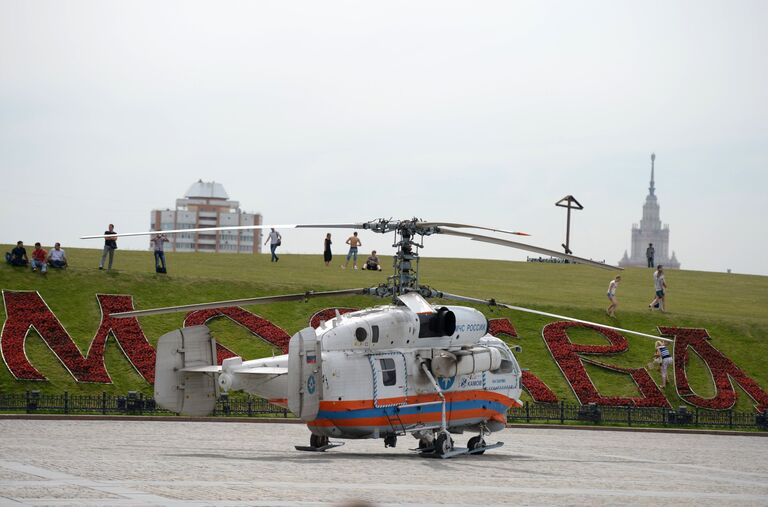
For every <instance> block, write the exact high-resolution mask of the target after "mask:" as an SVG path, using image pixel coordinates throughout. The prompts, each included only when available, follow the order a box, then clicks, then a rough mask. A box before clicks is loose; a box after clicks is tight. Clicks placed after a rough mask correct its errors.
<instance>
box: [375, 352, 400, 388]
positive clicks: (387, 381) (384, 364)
mask: <svg viewBox="0 0 768 507" xmlns="http://www.w3.org/2000/svg"><path fill="white" fill-rule="evenodd" d="M379 362H380V364H381V380H382V383H383V384H384V385H385V386H393V385H395V383H396V382H397V372H396V371H395V360H394V359H392V358H390V357H386V358H384V359H379Z"/></svg>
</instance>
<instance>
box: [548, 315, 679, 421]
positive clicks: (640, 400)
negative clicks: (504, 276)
mask: <svg viewBox="0 0 768 507" xmlns="http://www.w3.org/2000/svg"><path fill="white" fill-rule="evenodd" d="M575 327H577V328H587V329H594V330H595V331H597V332H598V333H600V334H601V335H603V336H604V337H605V338H606V339H607V340H608V342H609V343H608V344H607V345H581V344H575V343H572V342H571V340H570V339H569V338H568V334H567V330H568V329H570V328H575ZM542 336H543V337H544V342H545V343H546V344H547V347H549V351H550V352H551V354H552V357H553V358H554V359H555V362H556V363H557V365H558V366H559V367H560V370H561V371H562V372H563V375H564V376H565V378H566V380H567V381H568V383H569V384H570V386H571V389H573V392H574V394H575V395H576V398H578V400H579V402H580V403H582V404H587V403H596V404H598V405H611V406H627V405H631V406H637V407H669V402H668V401H667V399H666V398H665V397H664V394H663V393H662V392H661V391H660V390H659V388H658V386H657V385H656V383H655V382H654V381H653V379H652V378H651V376H650V375H649V374H648V372H647V371H646V370H645V369H644V368H622V367H619V366H614V365H609V364H604V363H601V362H598V361H594V360H586V359H582V358H581V357H580V356H579V354H617V353H620V352H624V351H626V350H627V348H628V347H629V344H628V343H627V340H626V338H624V337H623V336H622V335H620V334H619V333H617V332H615V331H612V330H610V329H605V328H601V327H598V326H592V325H589V324H582V323H579V322H554V323H552V324H548V325H546V326H545V327H544V329H543V330H542ZM582 361H587V362H589V363H591V364H594V365H596V366H600V367H602V368H607V369H609V370H612V371H616V372H621V373H626V374H628V375H630V376H631V377H632V380H633V381H634V382H635V384H636V385H637V387H638V390H639V391H640V394H642V396H639V397H625V396H602V395H601V394H600V393H599V392H598V391H597V388H595V385H594V384H593V383H592V379H591V378H589V374H588V373H587V370H586V369H585V368H584V364H583V363H582Z"/></svg>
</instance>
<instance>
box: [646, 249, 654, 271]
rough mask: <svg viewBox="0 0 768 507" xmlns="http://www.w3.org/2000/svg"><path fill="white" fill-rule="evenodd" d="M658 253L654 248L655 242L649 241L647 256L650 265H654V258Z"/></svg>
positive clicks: (650, 266)
mask: <svg viewBox="0 0 768 507" xmlns="http://www.w3.org/2000/svg"><path fill="white" fill-rule="evenodd" d="M655 254H656V249H655V248H653V243H648V248H646V249H645V258H646V259H648V267H649V268H652V267H653V259H654V257H655Z"/></svg>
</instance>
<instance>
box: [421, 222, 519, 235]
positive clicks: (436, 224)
mask: <svg viewBox="0 0 768 507" xmlns="http://www.w3.org/2000/svg"><path fill="white" fill-rule="evenodd" d="M419 226H423V227H457V228H459V229H482V230H484V231H492V232H501V233H504V234H514V235H516V236H530V234H528V233H527V232H518V231H507V230H504V229H494V228H492V227H482V226H479V225H469V224H452V223H448V222H419ZM441 232H442V231H441Z"/></svg>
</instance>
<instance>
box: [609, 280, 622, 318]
mask: <svg viewBox="0 0 768 507" xmlns="http://www.w3.org/2000/svg"><path fill="white" fill-rule="evenodd" d="M620 281H621V275H616V278H614V279H613V280H611V283H609V284H608V301H610V302H611V304H610V305H608V308H607V309H606V310H605V313H607V314H608V316H609V317H615V316H616V307H617V306H619V302H618V301H617V300H616V289H618V288H619V282H620Z"/></svg>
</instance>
